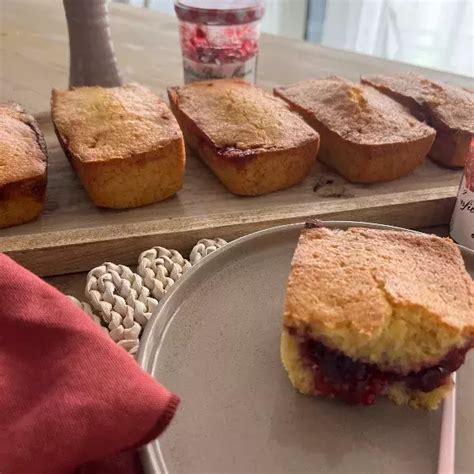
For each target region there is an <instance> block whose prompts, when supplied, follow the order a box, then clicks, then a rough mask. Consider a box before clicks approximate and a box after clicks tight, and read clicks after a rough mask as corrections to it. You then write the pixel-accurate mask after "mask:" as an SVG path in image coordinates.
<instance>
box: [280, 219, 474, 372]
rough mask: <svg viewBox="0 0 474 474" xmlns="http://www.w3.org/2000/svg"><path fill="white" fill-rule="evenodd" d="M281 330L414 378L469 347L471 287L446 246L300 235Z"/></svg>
mask: <svg viewBox="0 0 474 474" xmlns="http://www.w3.org/2000/svg"><path fill="white" fill-rule="evenodd" d="M284 325H285V326H286V327H290V328H295V329H296V331H297V333H303V332H304V333H305V334H307V333H310V334H311V336H312V337H314V338H315V339H317V340H320V341H321V342H323V343H324V344H326V345H327V346H329V347H332V348H335V349H338V350H340V351H342V352H344V353H345V354H347V355H348V356H349V357H352V358H355V359H359V360H364V361H367V362H372V363H376V364H378V365H379V366H380V367H381V368H382V369H384V370H397V371H401V372H409V371H413V370H420V369H421V368H423V367H427V366H429V365H432V364H433V363H435V362H437V361H439V360H440V359H441V358H442V357H443V356H444V355H446V354H447V353H448V352H449V351H450V350H451V349H453V348H455V347H463V346H466V345H467V344H472V342H473V340H474V283H473V281H472V279H471V277H470V276H469V274H468V273H467V271H466V270H465V267H464V262H463V260H462V257H461V254H460V252H459V249H458V248H457V246H456V245H455V244H454V243H453V242H452V241H451V240H450V239H442V238H439V237H436V236H432V235H423V234H415V233H410V232H398V231H381V230H374V229H365V228H351V229H349V230H347V231H343V230H331V229H328V228H324V227H317V226H316V227H313V228H305V229H304V230H303V231H302V233H301V236H300V240H299V243H298V246H297V249H296V252H295V255H294V257H293V262H292V268H291V274H290V278H289V283H288V290H287V297H286V303H285V310H284Z"/></svg>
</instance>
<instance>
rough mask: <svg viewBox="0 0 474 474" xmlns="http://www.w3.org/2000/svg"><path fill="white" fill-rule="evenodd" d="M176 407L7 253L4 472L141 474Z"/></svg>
mask: <svg viewBox="0 0 474 474" xmlns="http://www.w3.org/2000/svg"><path fill="white" fill-rule="evenodd" d="M178 403H179V399H178V397H177V396H176V395H174V394H172V393H170V392H169V391H168V390H166V389H165V388H164V387H162V386H161V385H160V384H159V383H158V382H156V381H155V380H154V379H153V378H152V377H151V376H149V375H148V374H147V373H146V372H145V371H143V370H142V369H141V368H140V367H139V366H138V364H137V363H136V362H135V360H134V359H133V358H132V357H131V356H129V355H128V354H127V353H126V352H125V351H124V350H123V349H122V348H120V347H118V346H117V345H116V344H115V343H114V342H113V341H112V339H110V338H109V337H108V336H107V335H106V334H104V333H103V332H102V331H101V330H100V328H98V327H97V326H96V324H95V323H94V322H93V321H91V320H90V319H89V317H88V316H87V315H86V314H85V313H83V312H82V311H81V310H80V309H78V308H77V307H76V306H75V305H74V304H73V303H72V302H70V301H69V300H68V299H67V298H66V297H65V296H64V295H62V294H61V293H60V292H59V291H57V290H56V289H54V288H53V287H51V286H49V285H48V284H46V283H45V282H43V281H42V280H40V279H39V278H38V277H36V276H34V275H33V274H32V273H30V272H28V271H27V270H25V269H24V268H22V267H20V266H19V265H17V264H16V263H15V262H13V261H12V260H11V259H9V258H8V257H6V256H5V255H2V254H0V473H1V474H23V473H25V474H35V473H48V474H56V473H58V474H66V473H80V474H86V473H87V474H89V473H91V474H92V473H99V472H100V473H102V474H104V473H108V472H110V473H112V472H113V473H114V474H119V473H125V472H126V473H136V472H140V463H139V461H138V458H137V454H136V452H135V451H134V448H136V447H138V446H140V445H143V444H145V443H147V442H148V441H150V440H152V439H153V438H155V437H156V436H158V435H159V434H160V433H161V432H162V431H163V430H164V429H165V428H166V426H167V425H168V423H169V422H170V420H171V419H172V417H173V415H174V412H175V409H176V407H177V405H178Z"/></svg>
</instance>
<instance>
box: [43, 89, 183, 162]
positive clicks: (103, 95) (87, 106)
mask: <svg viewBox="0 0 474 474" xmlns="http://www.w3.org/2000/svg"><path fill="white" fill-rule="evenodd" d="M51 111H52V115H53V121H54V124H55V127H56V129H57V130H58V132H59V134H60V135H61V136H62V137H63V140H64V142H65V143H66V144H67V147H68V149H69V150H70V152H71V153H73V154H74V155H76V156H77V157H78V159H80V160H81V161H83V162H98V161H106V160H111V159H114V160H116V159H124V158H128V157H130V156H135V155H139V154H142V153H147V152H149V151H150V150H156V149H159V148H162V147H165V146H167V145H168V144H169V143H170V142H172V141H173V140H179V139H180V138H181V136H182V135H181V132H180V130H179V126H178V124H177V123H176V120H175V119H174V117H173V114H172V113H171V111H170V110H169V108H168V107H167V106H166V104H165V103H164V102H163V101H162V100H161V99H160V98H159V97H158V96H157V95H156V94H154V93H153V92H152V91H151V90H149V89H148V88H146V87H143V86H141V85H139V84H135V83H132V84H127V85H125V86H123V87H112V88H103V87H80V88H77V89H73V90H68V91H58V90H56V89H54V90H53V93H52V100H51Z"/></svg>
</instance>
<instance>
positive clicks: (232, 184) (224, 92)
mask: <svg viewBox="0 0 474 474" xmlns="http://www.w3.org/2000/svg"><path fill="white" fill-rule="evenodd" d="M168 95H169V98H170V103H171V109H172V111H173V113H174V114H175V116H176V118H177V119H178V122H179V124H180V126H181V129H182V130H183V133H184V137H185V140H186V142H187V143H188V145H189V146H190V147H191V148H192V149H193V150H194V151H195V152H196V153H197V154H198V155H199V157H200V158H201V159H202V160H203V161H204V162H205V163H206V164H207V165H208V166H209V168H211V170H212V171H213V172H214V174H215V175H216V176H217V177H218V178H219V179H220V180H221V181H222V183H223V184H224V185H225V186H226V187H227V189H229V191H231V192H233V193H235V194H240V195H247V196H256V195H259V194H265V193H270V192H272V191H277V190H279V189H284V188H288V187H289V186H292V185H294V184H296V183H299V182H300V181H302V180H303V179H304V178H305V177H306V176H307V175H308V173H309V172H310V170H311V167H312V165H313V163H314V161H315V160H316V155H317V152H318V146H319V136H318V134H317V133H316V132H314V131H313V130H312V129H311V128H310V127H309V126H308V125H306V123H304V121H303V120H301V119H300V118H299V117H298V116H297V115H296V114H294V113H292V112H291V111H290V110H289V108H288V107H287V105H286V104H285V103H284V102H283V101H281V100H280V99H277V98H275V97H272V95H270V94H268V93H266V92H265V91H263V90H262V89H259V88H257V87H255V86H253V85H251V84H249V83H247V82H245V81H242V80H238V79H222V80H216V81H204V82H196V83H193V84H191V85H188V86H185V87H173V88H170V89H168Z"/></svg>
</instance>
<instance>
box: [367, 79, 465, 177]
mask: <svg viewBox="0 0 474 474" xmlns="http://www.w3.org/2000/svg"><path fill="white" fill-rule="evenodd" d="M362 82H363V83H365V84H370V85H371V86H373V87H376V88H377V89H378V90H379V91H381V92H383V93H384V94H387V95H388V96H390V97H392V98H393V99H395V100H397V101H398V102H400V103H401V104H403V105H405V106H406V107H407V108H408V109H409V110H410V111H411V112H412V113H413V115H414V116H415V117H417V118H419V119H420V120H423V121H425V122H426V123H427V124H429V125H431V126H432V127H433V128H435V129H436V139H435V141H434V143H433V146H432V147H431V150H430V151H429V156H430V157H431V158H432V159H433V160H434V161H436V162H437V163H439V164H441V165H444V166H448V167H451V168H462V167H463V166H464V163H465V162H466V159H467V156H468V154H469V150H470V146H471V140H472V139H473V136H474V95H473V94H472V91H469V90H466V89H462V88H459V87H454V86H451V85H448V84H442V83H440V82H436V81H433V80H431V79H426V78H424V77H421V76H418V75H417V74H413V73H405V74H393V75H387V76H385V75H382V76H363V77H362Z"/></svg>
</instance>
